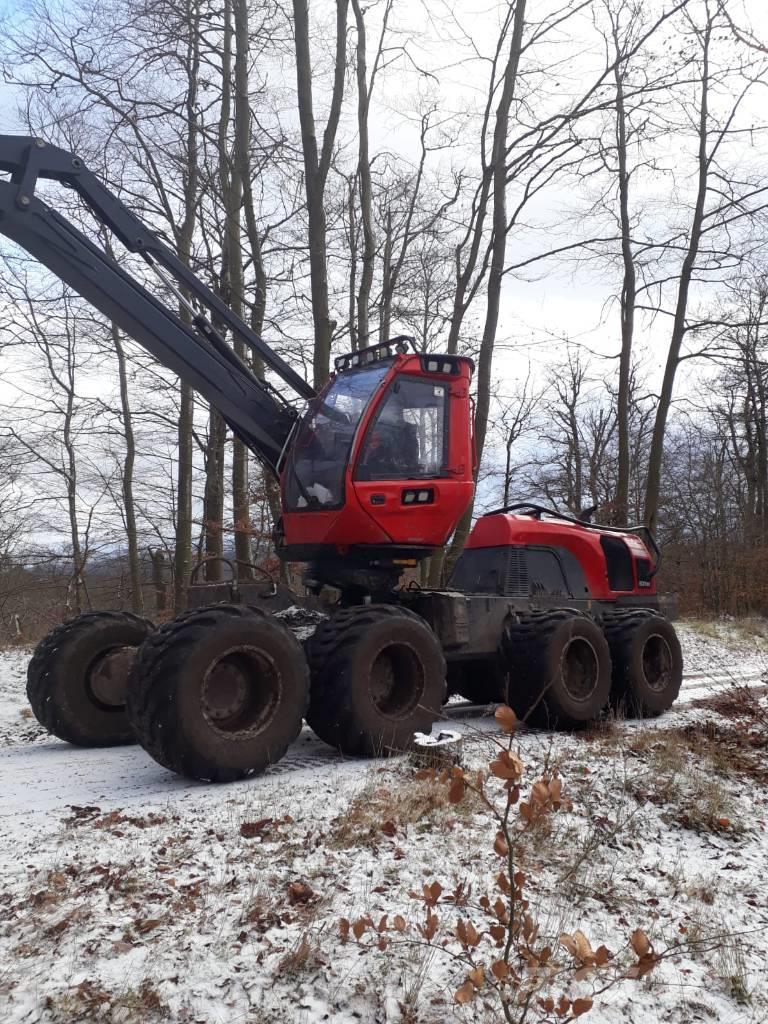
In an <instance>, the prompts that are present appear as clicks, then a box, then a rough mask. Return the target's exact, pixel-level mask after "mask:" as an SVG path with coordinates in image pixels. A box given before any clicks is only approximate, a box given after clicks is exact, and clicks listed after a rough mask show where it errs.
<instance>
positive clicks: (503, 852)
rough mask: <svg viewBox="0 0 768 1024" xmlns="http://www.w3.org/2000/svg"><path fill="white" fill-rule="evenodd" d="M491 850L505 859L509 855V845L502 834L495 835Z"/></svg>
mask: <svg viewBox="0 0 768 1024" xmlns="http://www.w3.org/2000/svg"><path fill="white" fill-rule="evenodd" d="M493 849H494V851H495V852H496V853H498V855H499V856H500V857H506V856H507V854H508V853H509V844H508V843H507V840H506V838H505V836H504V833H503V832H497V833H496V839H495V840H494V843H493Z"/></svg>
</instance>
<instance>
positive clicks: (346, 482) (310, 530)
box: [277, 337, 475, 594]
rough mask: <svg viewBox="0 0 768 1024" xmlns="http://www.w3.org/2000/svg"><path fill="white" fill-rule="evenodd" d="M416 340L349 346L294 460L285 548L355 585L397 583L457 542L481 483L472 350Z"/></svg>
mask: <svg viewBox="0 0 768 1024" xmlns="http://www.w3.org/2000/svg"><path fill="white" fill-rule="evenodd" d="M409 344H410V339H408V338H403V337H399V338H395V339H393V340H392V341H390V342H385V343H383V344H380V345H373V346H370V347H369V348H366V349H363V350H361V351H357V352H352V353H350V354H349V355H347V356H341V357H340V358H338V359H337V360H336V364H335V368H336V372H335V374H334V375H333V376H332V378H331V380H330V381H329V382H328V385H327V387H326V388H325V389H324V390H323V392H322V393H321V394H320V395H319V396H318V397H317V398H316V399H315V400H314V401H312V402H311V403H310V407H309V410H308V412H307V413H306V415H305V416H304V418H303V420H302V421H301V424H300V425H299V426H298V428H297V431H296V434H295V438H292V439H291V443H290V445H289V450H288V452H287V455H286V458H285V464H284V468H283V469H282V474H281V484H282V497H283V516H282V524H281V527H280V535H279V543H278V546H277V550H278V553H279V554H280V556H281V557H282V558H284V559H286V560H289V561H301V562H309V563H311V565H312V573H313V574H314V576H315V577H317V579H318V580H321V581H325V582H328V583H332V584H334V585H336V586H338V587H339V588H341V589H344V590H346V589H349V588H350V587H352V588H356V589H357V590H358V591H360V592H366V593H369V594H370V593H373V594H383V593H386V592H387V591H391V590H392V588H393V587H394V585H395V584H396V583H397V580H398V578H399V577H400V576H401V575H402V573H403V570H404V569H405V568H408V567H414V566H416V565H417V564H418V563H419V562H420V561H421V560H422V559H424V558H426V557H427V556H429V555H430V554H432V552H433V551H434V550H435V549H437V548H440V547H441V546H442V545H443V544H445V542H446V541H447V540H448V538H449V537H450V535H451V534H452V533H453V530H454V528H455V526H456V523H457V522H458V520H459V519H460V518H461V516H462V515H463V514H464V512H465V511H466V508H467V506H468V504H469V502H470V500H471V498H472V494H473V492H474V470H475V458H474V446H473V440H472V416H471V409H470V393H469V385H470V378H471V374H472V361H471V360H470V359H467V358H465V357H462V356H455V355H439V356H434V355H425V354H420V353H418V352H415V351H409Z"/></svg>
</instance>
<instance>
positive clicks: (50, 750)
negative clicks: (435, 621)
mask: <svg viewBox="0 0 768 1024" xmlns="http://www.w3.org/2000/svg"><path fill="white" fill-rule="evenodd" d="M764 682H765V673H763V672H759V671H755V670H751V671H745V672H742V673H737V672H731V673H724V672H720V671H715V672H712V673H711V674H710V673H700V672H697V673H691V674H690V675H687V676H685V678H684V682H683V689H682V690H681V698H682V699H681V700H678V701H677V702H676V703H675V705H674V709H673V710H685V709H687V708H691V707H693V705H694V701H696V700H698V699H701V698H703V697H706V696H708V695H710V694H715V693H717V692H719V691H722V690H723V689H726V688H727V687H728V686H729V685H731V684H732V683H739V684H742V685H749V686H755V685H763V684H764ZM486 711H487V709H486V708H485V707H484V706H482V705H467V704H456V705H452V706H449V707H448V708H447V709H446V712H445V718H444V719H441V720H440V721H438V722H436V723H435V725H434V729H435V730H440V729H454V730H457V731H459V732H462V733H471V734H477V733H478V732H483V731H493V730H495V728H496V726H495V722H494V720H493V718H492V717H491V716H487V715H485V712H486ZM370 765H371V762H370V761H368V760H356V759H346V758H342V757H341V756H339V754H338V753H337V752H336V751H334V750H332V749H331V748H330V747H328V746H326V745H325V744H324V743H322V742H321V741H320V740H318V739H317V738H316V737H315V736H314V735H313V734H312V732H311V731H310V730H309V729H308V728H307V727H305V728H304V730H303V731H302V734H301V735H300V737H299V738H298V740H297V741H296V742H295V743H294V744H293V745H292V746H291V747H290V749H289V750H288V752H287V753H286V755H285V757H284V758H283V759H282V760H281V761H279V762H278V763H277V764H275V765H273V766H272V767H271V768H269V769H268V770H267V771H266V772H265V773H264V774H263V775H261V776H254V777H253V778H252V779H248V780H245V781H243V782H241V783H235V784H234V785H235V786H238V787H241V786H242V787H250V788H251V789H252V790H253V791H254V797H255V798H259V797H260V796H261V795H263V794H264V791H265V784H266V786H267V787H268V788H269V789H270V790H271V787H272V786H274V785H278V784H282V783H283V781H285V780H286V778H288V779H291V778H295V780H296V781H297V782H299V781H300V780H301V773H303V772H310V773H311V774H312V776H315V775H316V774H317V773H318V772H323V773H324V772H328V771H332V772H340V771H341V772H344V773H345V774H348V773H353V774H359V773H360V772H361V771H362V770H365V768H366V767H370ZM0 778H2V782H3V784H2V786H1V787H0V835H2V834H3V833H4V832H7V831H8V829H9V828H10V829H11V830H12V829H13V827H14V825H17V826H20V825H21V824H22V823H23V822H24V821H29V818H30V816H31V817H40V816H44V815H48V814H50V813H57V812H58V813H61V814H65V813H67V812H68V809H69V808H70V807H71V806H72V805H78V806H84V805H93V806H98V807H100V808H101V809H103V810H109V809H112V808H116V807H126V806H130V805H135V804H141V805H142V806H145V807H150V806H157V805H161V806H167V805H168V804H172V803H175V802H176V801H177V800H180V799H184V798H186V797H190V796H200V795H203V794H205V793H206V792H207V793H213V792H215V793H217V794H218V797H219V798H222V796H224V795H225V794H226V793H227V792H228V791H229V787H228V786H226V787H221V786H216V785H212V784H207V783H203V782H195V781H194V780H191V779H185V778H181V777H180V776H177V775H173V774H172V773H170V772H168V771H166V770H165V769H164V768H162V767H161V766H160V765H158V764H156V763H155V762H154V761H153V760H152V759H151V758H150V757H149V755H148V754H146V753H145V752H144V751H143V750H142V749H141V748H140V747H138V746H124V747H112V748H101V749H83V748H78V747H72V746H69V745H68V744H66V743H63V742H60V741H58V740H53V739H52V740H51V741H50V742H44V743H32V744H15V745H13V746H7V747H2V748H0Z"/></svg>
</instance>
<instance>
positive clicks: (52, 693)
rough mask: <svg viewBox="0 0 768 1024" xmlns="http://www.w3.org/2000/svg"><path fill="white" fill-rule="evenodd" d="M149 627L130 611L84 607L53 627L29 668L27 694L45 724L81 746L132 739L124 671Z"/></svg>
mask: <svg viewBox="0 0 768 1024" xmlns="http://www.w3.org/2000/svg"><path fill="white" fill-rule="evenodd" d="M152 629H153V626H152V623H151V622H149V621H147V619H142V618H139V616H138V615H131V613H130V612H86V613H85V614H84V615H79V616H78V617H77V618H76V619H72V620H71V621H69V622H65V623H63V624H62V625H60V626H57V627H56V628H55V629H53V630H52V631H51V632H50V633H49V634H48V636H46V637H45V639H44V640H41V641H40V643H39V644H38V645H37V648H36V650H35V653H34V654H33V655H32V659H31V661H30V663H29V667H28V669H27V698H28V699H29V703H30V705H31V707H32V711H33V712H34V714H35V718H36V719H37V720H38V722H39V723H40V724H41V725H42V726H43V728H45V729H47V730H48V732H50V733H52V734H53V735H54V736H57V737H58V738H59V739H60V740H66V742H67V743H74V744H76V745H77V746H80V747H112V746H117V745H119V744H121V743H133V742H134V737H133V733H132V731H131V727H130V724H129V722H128V715H127V713H126V708H125V700H126V689H127V681H128V672H129V669H130V666H131V663H132V662H133V660H134V657H135V654H136V651H137V649H138V647H139V646H140V645H141V644H142V643H143V642H144V641H145V640H146V639H147V637H148V636H149V635H150V634H151V632H152Z"/></svg>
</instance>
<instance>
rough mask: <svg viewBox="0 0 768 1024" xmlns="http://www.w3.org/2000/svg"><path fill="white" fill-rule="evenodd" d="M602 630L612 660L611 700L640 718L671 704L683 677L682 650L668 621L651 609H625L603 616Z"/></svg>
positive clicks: (653, 713) (659, 712)
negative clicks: (612, 614)
mask: <svg viewBox="0 0 768 1024" xmlns="http://www.w3.org/2000/svg"><path fill="white" fill-rule="evenodd" d="M605 633H606V636H607V638H608V644H609V646H610V649H611V659H612V661H613V689H612V690H611V703H612V704H613V705H614V706H615V707H616V708H618V709H620V710H623V711H624V712H626V713H627V714H629V715H636V716H638V717H641V718H643V717H644V718H652V717H655V716H656V715H660V714H662V712H664V711H666V710H668V709H669V708H671V707H672V705H673V703H674V702H675V700H676V699H677V695H678V694H679V693H680V686H681V685H682V681H683V654H682V651H681V649H680V641H679V640H678V638H677V633H676V632H675V628H674V626H673V625H672V623H671V622H670V621H669V620H668V619H665V618H664V617H663V616H662V615H657V614H656V613H655V612H650V611H637V612H626V613H624V614H621V615H615V616H612V617H610V618H608V619H606V622H605Z"/></svg>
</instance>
